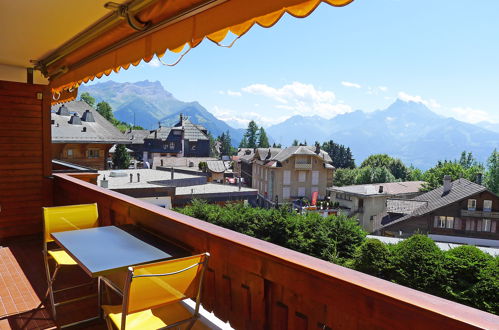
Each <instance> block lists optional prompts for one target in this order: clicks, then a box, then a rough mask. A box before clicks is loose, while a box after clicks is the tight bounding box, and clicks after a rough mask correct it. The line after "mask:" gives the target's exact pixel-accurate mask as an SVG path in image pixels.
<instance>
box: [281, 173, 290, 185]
mask: <svg viewBox="0 0 499 330" xmlns="http://www.w3.org/2000/svg"><path fill="white" fill-rule="evenodd" d="M282 184H286V185H287V184H291V171H284V173H283V177H282Z"/></svg>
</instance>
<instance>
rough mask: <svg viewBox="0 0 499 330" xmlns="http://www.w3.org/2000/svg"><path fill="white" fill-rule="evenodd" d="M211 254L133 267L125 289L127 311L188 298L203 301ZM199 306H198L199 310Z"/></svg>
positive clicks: (132, 311) (124, 305)
mask: <svg viewBox="0 0 499 330" xmlns="http://www.w3.org/2000/svg"><path fill="white" fill-rule="evenodd" d="M208 258H209V254H208V253H203V254H199V255H194V256H190V257H185V258H179V259H173V260H167V261H162V262H157V263H153V264H147V265H140V266H134V267H130V268H129V269H128V277H127V283H126V284H125V291H124V297H125V300H124V304H123V315H126V314H130V313H135V312H139V311H143V310H146V309H150V308H155V307H160V306H164V305H167V304H171V303H174V302H178V301H181V300H184V299H187V298H192V299H194V300H195V301H196V303H197V305H199V298H200V292H201V282H202V280H203V273H204V269H205V267H206V264H207V263H208ZM197 309H198V307H196V312H197Z"/></svg>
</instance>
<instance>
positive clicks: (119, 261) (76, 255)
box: [51, 226, 184, 277]
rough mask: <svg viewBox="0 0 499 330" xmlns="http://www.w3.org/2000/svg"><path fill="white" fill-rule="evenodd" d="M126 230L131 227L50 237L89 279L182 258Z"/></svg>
mask: <svg viewBox="0 0 499 330" xmlns="http://www.w3.org/2000/svg"><path fill="white" fill-rule="evenodd" d="M130 228H133V227H128V230H125V229H121V228H118V227H115V226H106V227H97V228H89V229H81V230H72V231H65V232H59V233H52V234H51V236H52V238H53V239H54V241H55V242H56V243H57V244H58V245H59V246H60V247H62V248H63V249H64V250H65V251H66V252H67V253H68V254H69V255H70V256H71V257H72V258H73V259H74V260H75V261H76V262H77V263H78V265H80V266H81V268H82V269H83V270H84V271H85V272H86V273H87V274H88V275H89V276H91V277H98V276H102V275H106V274H109V273H111V272H114V271H117V270H122V269H126V268H127V267H129V266H132V265H138V264H144V263H150V262H155V261H161V260H165V259H169V258H172V257H173V256H175V257H178V256H179V255H183V254H184V253H181V252H180V250H179V248H177V247H174V246H171V245H166V244H165V247H166V248H165V249H159V248H157V247H155V246H153V245H151V244H149V243H146V241H144V240H143V236H144V235H143V234H142V233H141V234H138V233H136V232H137V230H135V233H134V232H133V230H130ZM132 234H134V235H132ZM137 236H139V237H141V236H142V237H141V238H138V237H137ZM165 250H166V251H165Z"/></svg>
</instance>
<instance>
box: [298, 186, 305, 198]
mask: <svg viewBox="0 0 499 330" xmlns="http://www.w3.org/2000/svg"><path fill="white" fill-rule="evenodd" d="M304 196H305V187H298V197H304Z"/></svg>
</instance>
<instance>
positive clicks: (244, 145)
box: [239, 134, 248, 148]
mask: <svg viewBox="0 0 499 330" xmlns="http://www.w3.org/2000/svg"><path fill="white" fill-rule="evenodd" d="M239 148H248V139H247V138H246V134H245V135H244V136H243V138H242V139H241V142H239Z"/></svg>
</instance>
